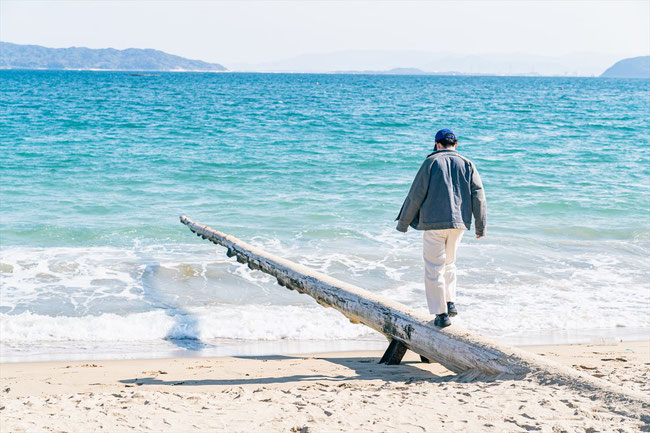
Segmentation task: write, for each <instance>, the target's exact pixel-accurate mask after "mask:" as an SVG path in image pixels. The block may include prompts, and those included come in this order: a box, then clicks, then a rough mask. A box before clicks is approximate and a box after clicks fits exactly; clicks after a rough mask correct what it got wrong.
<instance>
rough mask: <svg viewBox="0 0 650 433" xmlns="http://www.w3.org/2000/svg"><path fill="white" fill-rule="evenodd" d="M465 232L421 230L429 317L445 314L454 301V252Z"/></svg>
mask: <svg viewBox="0 0 650 433" xmlns="http://www.w3.org/2000/svg"><path fill="white" fill-rule="evenodd" d="M464 232H465V230H462V229H445V230H425V231H424V235H423V238H424V248H423V256H424V289H425V293H426V296H427V304H428V306H429V312H430V313H431V314H442V313H446V312H447V302H455V301H456V249H458V244H460V240H461V238H462V237H463V233H464Z"/></svg>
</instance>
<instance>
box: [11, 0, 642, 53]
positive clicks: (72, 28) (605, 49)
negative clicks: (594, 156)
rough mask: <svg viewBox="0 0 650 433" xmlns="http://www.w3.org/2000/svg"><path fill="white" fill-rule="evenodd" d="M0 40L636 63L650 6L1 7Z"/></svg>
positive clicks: (311, 3)
mask: <svg viewBox="0 0 650 433" xmlns="http://www.w3.org/2000/svg"><path fill="white" fill-rule="evenodd" d="M0 39H1V40H3V41H8V42H15V43H22V44H27V43H29V44H39V45H45V46H48V47H69V46H86V47H90V48H106V47H114V48H129V47H136V48H157V49H161V50H163V51H167V52H170V53H173V54H178V55H182V56H185V57H190V58H196V59H201V60H206V61H214V62H220V63H224V64H226V65H228V64H229V63H239V62H247V63H248V62H250V63H256V62H263V61H268V60H276V59H282V58H286V57H292V56H295V55H299V54H304V53H313V52H327V51H336V50H345V49H408V50H424V51H445V52H455V53H467V54H484V53H493V52H495V53H512V52H521V53H528V54H541V55H555V54H557V55H561V54H569V53H572V52H595V53H608V54H616V55H617V56H620V57H628V56H638V55H648V54H649V53H650V1H648V0H642V1H628V2H626V1H615V2H610V1H578V2H559V1H545V2H533V1H528V2H527V1H521V2H515V1H500V2H495V1H464V2H431V3H428V2H362V1H359V2H315V1H304V2H217V1H184V2H181V1H143V0H140V1H16V0H0Z"/></svg>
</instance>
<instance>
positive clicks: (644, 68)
mask: <svg viewBox="0 0 650 433" xmlns="http://www.w3.org/2000/svg"><path fill="white" fill-rule="evenodd" d="M601 77H607V78H650V56H640V57H632V58H629V59H623V60H620V61H618V62H616V63H614V64H613V65H612V66H611V67H609V68H608V69H607V70H606V71H605V72H603V73H602V75H601Z"/></svg>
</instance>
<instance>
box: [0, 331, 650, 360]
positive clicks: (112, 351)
mask: <svg viewBox="0 0 650 433" xmlns="http://www.w3.org/2000/svg"><path fill="white" fill-rule="evenodd" d="M648 335H650V328H623V327H620V328H608V329H602V328H600V329H598V328H596V329H578V330H553V331H531V332H529V333H528V334H527V335H526V336H522V335H512V336H491V335H489V334H488V335H486V337H487V338H489V339H493V340H497V341H500V342H502V343H505V344H508V345H511V346H515V347H519V348H524V349H525V348H528V347H531V346H532V347H536V346H550V345H562V346H564V345H575V344H593V345H612V344H618V343H621V342H639V341H645V340H647V338H648V337H647V336H648ZM387 345H388V342H387V340H386V338H385V337H384V336H382V335H379V334H377V335H376V336H372V337H368V338H363V339H350V340H338V341H337V340H236V339H218V340H207V341H201V340H176V341H174V340H167V341H160V342H115V343H107V342H94V343H93V342H89V343H79V344H75V343H74V342H72V344H71V342H65V343H62V344H56V343H54V344H49V345H48V343H47V342H41V351H42V353H33V352H32V353H30V354H26V355H20V354H12V355H9V356H6V355H5V353H6V352H7V346H6V343H5V344H3V345H0V364H13V363H29V362H57V361H61V362H63V361H108V360H136V359H137V360H146V359H169V358H197V359H203V358H222V357H234V356H283V355H302V354H313V353H344V352H360V351H372V350H376V351H382V350H384V349H385V348H386V347H387ZM17 350H20V349H13V348H12V349H11V351H17Z"/></svg>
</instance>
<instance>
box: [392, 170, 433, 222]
mask: <svg viewBox="0 0 650 433" xmlns="http://www.w3.org/2000/svg"><path fill="white" fill-rule="evenodd" d="M431 165H432V162H431V161H430V160H428V159H427V160H425V161H424V162H423V163H422V166H421V167H420V170H418V174H416V175H415V179H414V180H413V184H412V185H411V189H410V191H409V194H408V196H407V197H406V200H404V204H403V205H402V209H401V210H400V212H399V215H398V216H397V230H398V231H400V232H404V233H406V231H407V230H408V226H409V225H410V224H411V222H413V219H415V216H416V215H417V213H418V212H419V211H420V206H421V205H422V202H423V201H424V198H425V197H426V196H427V191H428V190H429V181H430V178H431Z"/></svg>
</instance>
